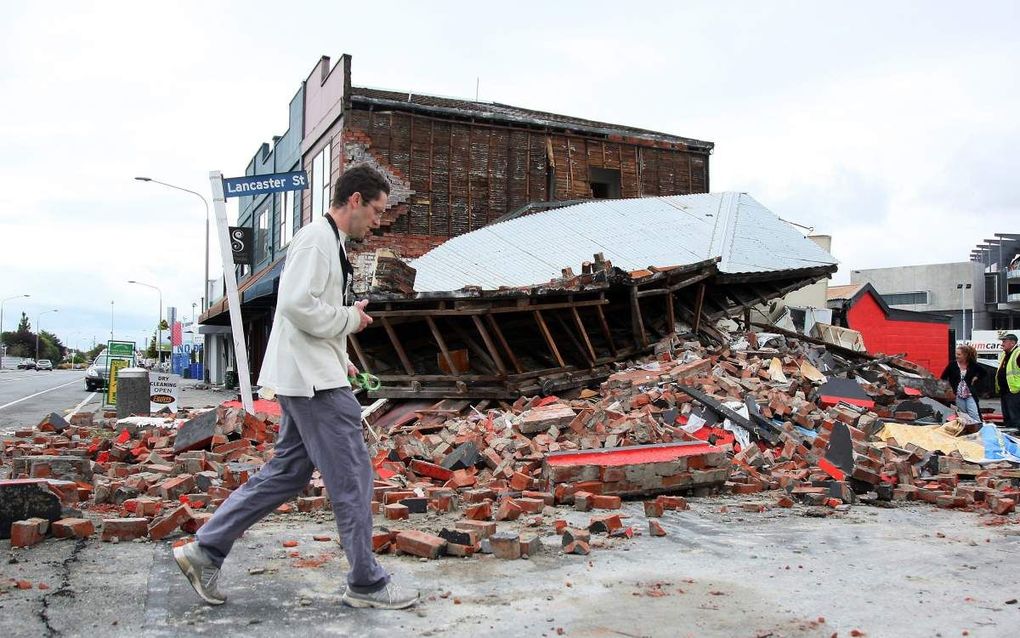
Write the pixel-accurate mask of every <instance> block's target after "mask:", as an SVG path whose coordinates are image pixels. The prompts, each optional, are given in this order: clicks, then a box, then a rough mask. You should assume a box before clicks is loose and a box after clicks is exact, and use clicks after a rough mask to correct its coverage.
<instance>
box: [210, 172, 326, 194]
mask: <svg viewBox="0 0 1020 638" xmlns="http://www.w3.org/2000/svg"><path fill="white" fill-rule="evenodd" d="M306 188H308V173H307V172H306V171H293V172H290V173H272V174H270V175H250V176H245V177H229V178H224V179H223V196H224V197H243V196H245V195H265V194H267V193H279V192H282V191H300V190H304V189H306Z"/></svg>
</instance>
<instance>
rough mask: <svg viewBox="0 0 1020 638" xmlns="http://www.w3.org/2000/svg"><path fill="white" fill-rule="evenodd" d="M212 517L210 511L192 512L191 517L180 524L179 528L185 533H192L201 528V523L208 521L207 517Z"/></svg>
mask: <svg viewBox="0 0 1020 638" xmlns="http://www.w3.org/2000/svg"><path fill="white" fill-rule="evenodd" d="M212 517H213V515H212V512H192V513H191V518H190V519H188V520H187V521H185V522H184V524H183V525H181V530H182V531H184V533H185V534H194V533H195V532H197V531H198V530H200V529H201V528H202V526H203V525H205V524H206V523H208V522H209V519H211V518H212Z"/></svg>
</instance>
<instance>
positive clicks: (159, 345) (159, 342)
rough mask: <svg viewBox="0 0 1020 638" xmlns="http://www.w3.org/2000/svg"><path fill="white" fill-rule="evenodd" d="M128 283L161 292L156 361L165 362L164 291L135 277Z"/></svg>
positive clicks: (157, 323)
mask: <svg viewBox="0 0 1020 638" xmlns="http://www.w3.org/2000/svg"><path fill="white" fill-rule="evenodd" d="M128 283H129V284H136V285H138V286H145V287H146V288H152V289H153V290H155V291H156V292H158V293H159V321H157V322H156V330H157V332H158V334H159V336H158V337H156V361H157V363H163V291H162V290H160V289H159V287H157V286H153V285H152V284H146V283H142V282H141V281H135V280H134V279H130V280H128Z"/></svg>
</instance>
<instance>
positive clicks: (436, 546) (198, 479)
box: [0, 332, 1020, 586]
mask: <svg viewBox="0 0 1020 638" xmlns="http://www.w3.org/2000/svg"><path fill="white" fill-rule="evenodd" d="M812 341H813V340H801V339H796V338H793V337H792V336H790V335H786V336H783V335H776V334H765V333H751V332H748V333H745V334H740V335H736V338H735V339H731V340H730V342H729V343H728V344H727V345H724V346H713V347H706V346H704V345H703V344H702V343H700V342H698V341H693V340H691V341H684V340H682V339H681V338H676V337H675V338H673V339H672V340H669V341H667V342H663V343H661V344H659V347H658V348H657V352H658V354H657V355H656V356H655V357H653V358H649V359H648V360H645V361H641V362H636V363H635V364H634V365H633V366H631V367H628V368H626V369H622V370H620V371H619V372H616V373H615V374H613V375H612V376H610V377H609V378H608V379H607V380H606V381H605V382H604V383H602V384H601V386H600V387H599V389H598V390H593V389H583V390H578V391H572V392H569V393H566V394H563V395H561V396H559V397H555V396H548V397H530V398H521V399H519V400H517V401H516V402H515V403H513V404H512V405H509V404H506V403H498V404H493V403H492V402H489V401H485V402H480V403H477V404H475V405H470V404H469V403H468V402H467V401H453V400H446V401H441V402H439V403H438V404H433V403H430V402H413V401H404V402H390V401H385V402H377V404H376V405H374V406H373V409H372V410H371V411H370V412H371V414H369V415H367V417H366V421H365V423H366V437H367V439H368V441H369V443H370V449H371V451H372V453H373V455H374V465H375V468H376V473H377V480H376V482H375V499H374V501H373V510H374V513H375V514H376V515H378V517H377V522H378V525H377V528H376V532H375V534H374V538H373V544H374V547H375V550H376V551H378V552H396V553H401V554H410V555H414V556H418V557H424V558H430V559H434V558H439V557H441V556H461V557H464V556H472V555H474V554H477V553H482V554H494V555H495V556H497V557H499V558H504V559H514V558H520V557H522V556H528V555H533V554H534V553H535V552H537V551H540V548H541V547H542V546H543V543H542V542H541V538H542V537H549V536H552V535H554V534H555V535H557V536H559V538H560V541H559V546H560V547H561V548H562V551H564V552H565V553H571V554H587V553H588V552H589V551H591V549H592V547H611V546H612V545H614V544H616V543H621V542H626V539H628V538H631V537H633V536H634V535H641V534H643V533H644V534H649V535H651V536H663V535H665V534H666V531H665V530H664V528H663V527H662V526H661V525H660V524H659V522H658V520H657V519H658V518H659V517H661V516H663V514H664V512H665V511H668V510H675V509H686V508H687V507H688V503H687V498H697V497H698V496H704V495H708V494H714V493H718V492H729V493H732V494H737V495H746V494H755V493H759V492H768V493H769V496H770V498H769V500H770V501H771V505H765V504H762V499H761V498H760V497H757V498H756V499H755V501H754V502H746V503H743V504H742V505H741V506H742V507H743V508H744V509H746V510H748V511H760V510H763V509H765V508H767V507H793V506H794V505H795V504H801V505H802V506H805V507H806V510H805V513H808V514H809V515H815V516H826V515H829V514H831V513H834V512H838V511H840V510H843V509H846V508H847V507H850V506H851V505H853V504H856V503H863V504H872V505H882V506H895V504H896V503H897V502H898V501H914V500H916V501H924V502H927V503H931V504H932V505H934V506H938V507H943V508H957V509H963V510H968V511H977V512H980V513H981V514H984V515H986V516H987V517H988V518H987V519H986V521H985V522H986V523H987V524H993V525H997V524H1016V522H1017V519H1016V516H1015V514H1014V510H1015V505H1016V498H1017V493H1018V484H1020V471H1018V470H1017V469H1016V466H1015V464H1013V463H1011V462H1009V461H1001V462H997V463H983V464H980V465H978V464H974V463H968V462H966V461H965V460H964V458H963V456H962V455H961V454H960V453H959V452H958V451H953V452H951V453H948V454H946V453H944V452H940V451H938V450H934V449H932V450H928V449H924V448H922V447H920V446H919V445H917V444H916V443H912V442H903V443H902V444H901V442H899V441H897V440H896V439H895V438H894V437H890V436H889V433H888V431H885V432H883V430H884V429H885V428H886V426H888V425H889V424H911V425H913V426H915V427H917V428H926V429H938V430H939V433H940V434H941V435H943V436H950V437H953V436H961V435H965V434H966V433H967V432H968V431H971V430H973V429H974V428H975V427H980V426H979V425H978V426H975V425H974V424H968V423H966V419H965V418H958V417H957V416H956V415H955V412H953V411H952V410H949V409H948V408H945V407H944V404H946V403H948V399H949V397H950V396H951V395H950V394H949V392H948V387H946V386H945V385H944V384H942V383H940V382H938V381H937V380H936V379H934V378H932V377H931V375H930V374H928V373H927V372H925V371H924V370H922V369H919V368H917V367H916V366H913V365H912V364H909V363H907V362H905V361H903V360H901V359H896V358H889V357H881V358H875V357H867V356H863V355H862V356H861V357H856V358H846V357H843V356H840V354H839V352H838V350H839V349H838V348H828V347H826V346H824V345H821V344H819V343H817V342H812ZM843 354H846V353H843ZM935 399H937V400H938V401H936V400H935ZM258 405H261V406H263V407H267V406H268V409H267V410H266V411H264V412H259V413H258V414H257V415H249V414H246V413H245V412H244V411H243V410H241V409H240V408H239V407H232V406H231V405H230V404H225V405H223V406H220V407H219V408H217V409H214V410H208V411H204V412H202V411H195V412H192V413H188V414H182V415H179V416H180V417H181V418H170V417H167V418H160V417H132V418H128V419H120V420H118V419H116V418H113V415H112V414H109V413H107V414H102V413H100V414H92V413H78V414H74V415H73V416H72V417H71V418H70V423H68V422H67V421H65V420H64V419H63V418H62V417H61V416H60V415H57V414H51V415H49V416H47V417H46V418H45V419H43V421H42V422H41V423H40V424H39V425H38V426H36V427H35V428H34V429H31V430H28V429H26V430H22V431H18V432H16V433H15V434H14V436H13V437H11V438H9V439H8V440H5V441H4V442H3V454H2V463H3V465H2V468H0V476H8V477H9V478H6V479H3V480H0V537H4V538H6V537H7V536H10V538H11V546H12V547H28V546H31V545H34V544H36V543H39V542H41V541H43V540H44V539H45V538H47V537H53V538H56V539H70V538H77V539H86V538H91V537H94V536H95V535H97V534H98V538H99V539H100V540H101V541H110V542H123V541H130V540H145V539H148V540H153V541H157V540H162V539H165V538H170V537H175V536H176V537H180V536H182V535H186V534H193V533H194V532H195V531H196V530H197V529H198V528H199V527H201V526H202V524H203V523H204V522H205V521H206V520H208V519H209V517H211V516H212V512H213V511H214V510H215V508H216V506H217V505H219V504H220V503H222V502H223V500H224V499H226V498H227V497H228V496H229V495H230V493H231V492H232V491H233V490H234V489H237V488H238V487H239V486H241V485H242V484H243V483H244V482H245V481H246V480H247V479H248V478H249V477H251V476H252V475H253V474H254V473H255V472H256V471H258V468H259V467H260V466H261V465H262V464H263V463H264V462H265V461H266V460H267V459H269V458H270V457H271V455H272V453H273V445H272V444H273V441H274V438H275V436H276V433H277V431H278V427H279V425H278V422H279V418H278V416H275V415H274V414H273V413H274V412H276V410H273V409H272V407H273V404H267V403H265V402H261V401H260V402H259V404H258ZM986 427H987V426H986ZM900 436H903V435H902V434H901V435H900ZM623 499H641V500H643V501H644V514H645V517H646V520H645V521H642V523H643V524H641V525H639V524H638V523H637V522H636V521H634V520H631V518H629V517H627V516H625V515H624V514H623V513H622V512H621V511H617V510H620V507H621V502H622V500H623ZM328 507H329V500H328V494H327V493H326V491H325V489H324V487H323V483H322V481H321V479H320V478H319V476H318V474H315V475H313V478H312V480H311V481H310V483H309V484H308V486H307V487H306V488H305V490H304V492H303V493H302V494H301V495H300V496H299V497H298V498H297V499H296V501H295V502H293V503H287V504H284V505H282V506H280V508H279V509H278V512H281V513H288V512H293V511H297V512H315V511H320V510H326V509H328ZM565 508H572V509H573V510H579V511H585V512H588V511H591V512H592V514H591V518H590V520H589V523H588V525H587V527H586V528H581V527H576V526H575V527H572V526H569V525H568V524H567V522H566V517H565V516H564V509H565ZM574 519H575V520H576V517H574ZM285 543H286V541H285ZM285 546H286V545H285ZM11 585H15V586H20V585H19V584H18V583H11V584H10V585H7V586H11Z"/></svg>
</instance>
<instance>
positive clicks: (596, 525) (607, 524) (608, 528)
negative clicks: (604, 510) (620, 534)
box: [588, 514, 623, 534]
mask: <svg viewBox="0 0 1020 638" xmlns="http://www.w3.org/2000/svg"><path fill="white" fill-rule="evenodd" d="M622 527H623V520H621V519H620V515H619V514H606V515H603V516H593V517H592V518H591V521H589V523H588V531H589V532H592V533H593V534H609V533H612V532H614V531H616V530H618V529H620V528H622Z"/></svg>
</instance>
